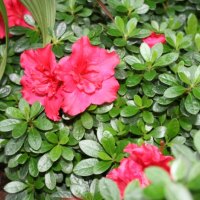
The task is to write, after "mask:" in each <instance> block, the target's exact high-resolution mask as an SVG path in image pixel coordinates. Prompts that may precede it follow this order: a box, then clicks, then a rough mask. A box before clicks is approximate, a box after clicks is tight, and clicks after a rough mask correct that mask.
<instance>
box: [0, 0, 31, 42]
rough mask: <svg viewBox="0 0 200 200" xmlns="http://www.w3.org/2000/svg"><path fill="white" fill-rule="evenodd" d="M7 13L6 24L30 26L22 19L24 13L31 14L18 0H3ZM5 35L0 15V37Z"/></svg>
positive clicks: (10, 25)
mask: <svg viewBox="0 0 200 200" xmlns="http://www.w3.org/2000/svg"><path fill="white" fill-rule="evenodd" d="M3 1H4V4H5V7H6V11H7V15H8V26H9V27H13V26H23V27H27V28H32V27H31V26H30V25H28V24H27V23H26V22H25V20H24V15H27V14H28V15H31V13H30V12H29V11H28V10H27V8H26V7H25V6H24V5H23V4H22V3H21V2H20V0H3ZM4 37H5V27H4V22H3V19H2V17H0V38H4Z"/></svg>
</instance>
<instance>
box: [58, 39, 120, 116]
mask: <svg viewBox="0 0 200 200" xmlns="http://www.w3.org/2000/svg"><path fill="white" fill-rule="evenodd" d="M119 61H120V60H119V57H118V55H117V54H116V53H115V52H108V51H106V50H105V49H103V48H99V47H97V46H93V45H91V44H90V41H89V39H88V37H86V36H85V37H82V38H81V39H79V40H78V41H77V42H76V43H74V44H73V46H72V54H71V55H70V57H65V58H63V59H62V60H61V61H60V62H59V65H60V75H59V76H60V77H61V79H62V80H63V81H64V83H65V85H64V91H65V93H64V101H63V106H62V108H63V110H64V112H65V113H67V114H69V115H71V116H74V115H77V114H79V113H81V112H83V111H84V110H85V109H86V108H87V107H88V106H90V105H91V104H96V105H101V104H103V103H110V102H113V101H114V100H115V99H116V98H117V91H118V89H119V83H118V82H117V80H116V79H115V77H114V68H115V67H116V65H117V64H119Z"/></svg>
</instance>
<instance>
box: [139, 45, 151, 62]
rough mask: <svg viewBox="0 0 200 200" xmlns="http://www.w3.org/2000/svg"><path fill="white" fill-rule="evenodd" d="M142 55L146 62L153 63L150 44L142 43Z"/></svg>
mask: <svg viewBox="0 0 200 200" xmlns="http://www.w3.org/2000/svg"><path fill="white" fill-rule="evenodd" d="M140 53H141V55H142V57H143V58H144V60H145V61H147V62H150V61H151V49H150V47H149V45H148V44H146V43H142V44H141V46H140Z"/></svg>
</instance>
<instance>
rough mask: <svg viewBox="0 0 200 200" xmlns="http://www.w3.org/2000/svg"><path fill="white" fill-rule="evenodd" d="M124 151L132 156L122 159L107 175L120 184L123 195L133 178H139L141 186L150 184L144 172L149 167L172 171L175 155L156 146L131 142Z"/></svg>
mask: <svg viewBox="0 0 200 200" xmlns="http://www.w3.org/2000/svg"><path fill="white" fill-rule="evenodd" d="M124 151H125V152H127V153H129V154H130V156H129V157H128V158H124V159H122V160H121V162H120V165H119V167H118V168H115V169H112V170H111V171H110V172H109V173H108V174H107V176H106V177H107V178H110V179H112V180H113V181H115V183H116V184H117V185H118V188H119V190H120V194H121V197H123V195H124V190H125V188H126V186H127V185H128V184H129V183H130V182H131V181H133V180H138V181H139V182H140V186H141V187H146V186H147V185H149V184H150V182H149V180H148V179H147V177H146V175H145V173H144V170H145V169H146V168H147V167H150V166H157V167H161V168H163V169H164V170H166V171H167V172H168V173H170V167H169V162H170V161H171V160H173V157H172V156H165V155H163V154H162V153H161V152H160V150H159V149H158V148H157V147H156V146H153V145H150V144H143V145H142V146H138V145H136V144H129V145H127V147H126V148H125V149H124Z"/></svg>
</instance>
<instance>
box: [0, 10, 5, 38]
mask: <svg viewBox="0 0 200 200" xmlns="http://www.w3.org/2000/svg"><path fill="white" fill-rule="evenodd" d="M4 37H5V25H4V22H3V17H2V15H1V14H0V39H2V38H4Z"/></svg>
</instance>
